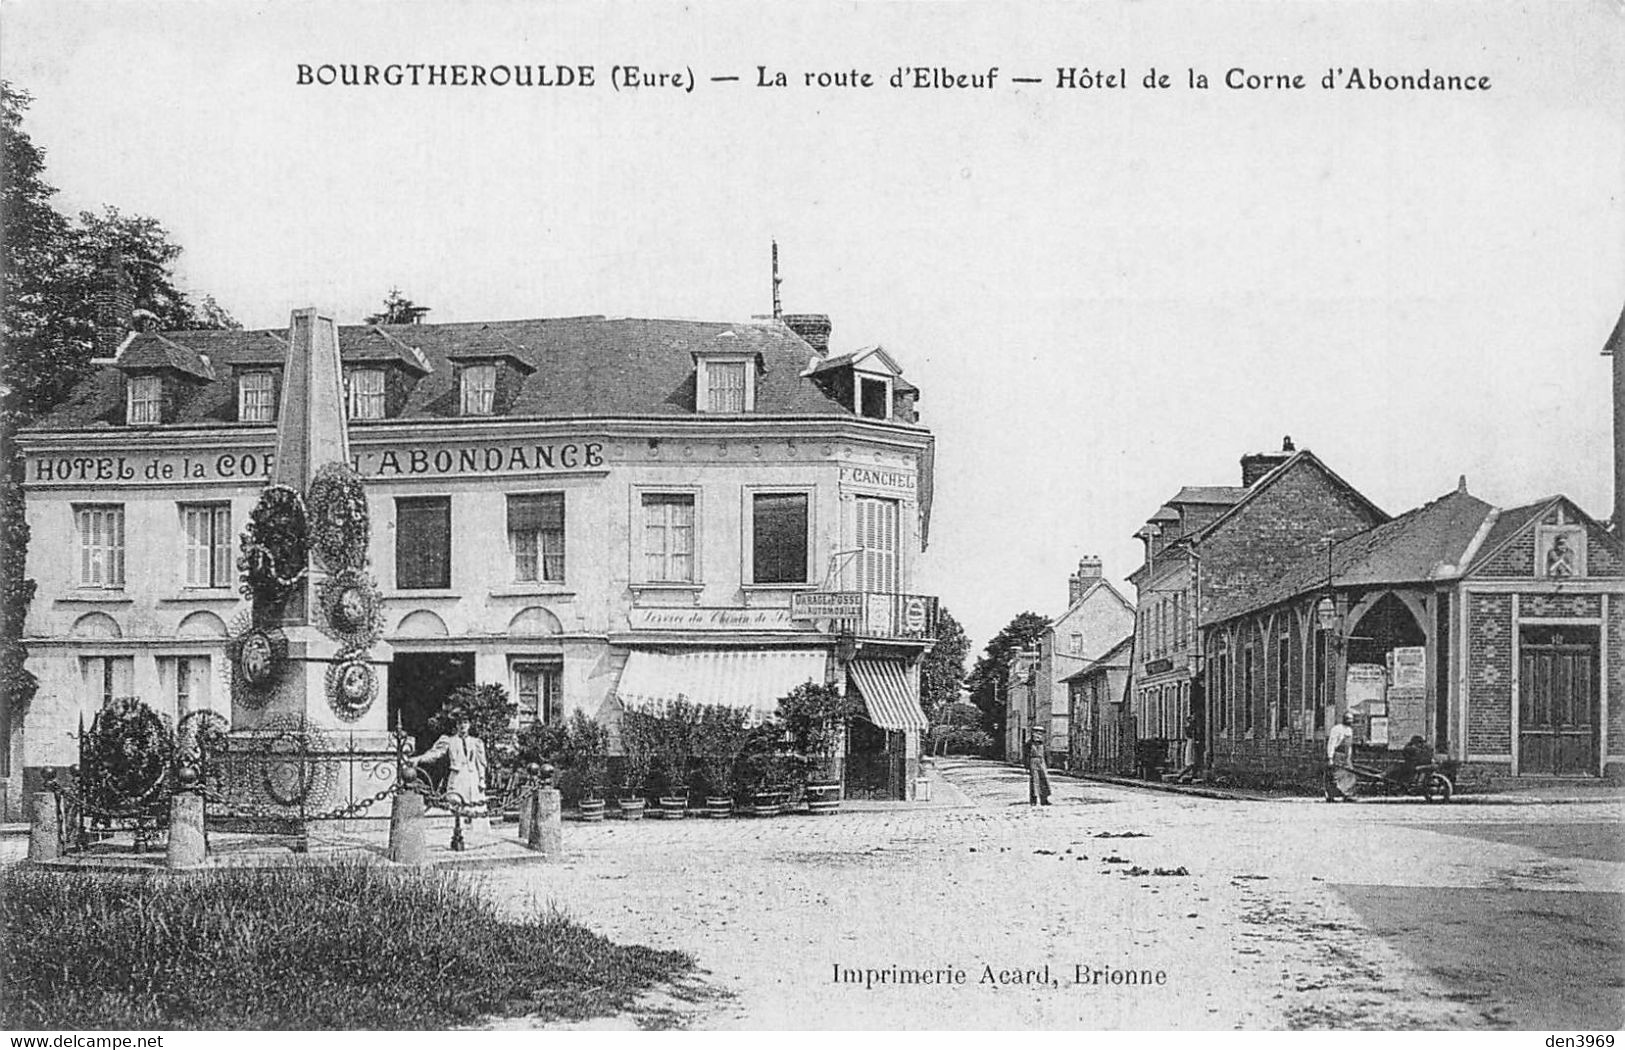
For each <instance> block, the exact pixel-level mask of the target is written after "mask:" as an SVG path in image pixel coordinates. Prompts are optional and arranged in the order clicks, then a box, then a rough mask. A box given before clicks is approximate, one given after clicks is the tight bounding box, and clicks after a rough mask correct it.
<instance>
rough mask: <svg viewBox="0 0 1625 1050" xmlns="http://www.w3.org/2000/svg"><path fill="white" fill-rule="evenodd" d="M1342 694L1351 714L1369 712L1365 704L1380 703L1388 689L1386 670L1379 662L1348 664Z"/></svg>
mask: <svg viewBox="0 0 1625 1050" xmlns="http://www.w3.org/2000/svg"><path fill="white" fill-rule="evenodd" d="M1344 680H1345V682H1346V685H1345V688H1344V693H1343V695H1344V696H1346V697H1347V698H1348V710H1349V714H1352V715H1367V714H1370V713H1371V712H1370V710H1368V708H1367V705H1369V704H1381V703H1382V702H1383V696H1384V694H1385V693H1386V692H1387V690H1388V670H1387V668H1385V667H1383V666H1382V665H1381V664H1349V670H1348V674H1347V675H1346V676H1345V679H1344Z"/></svg>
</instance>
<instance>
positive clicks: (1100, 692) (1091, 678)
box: [1064, 633, 1134, 775]
mask: <svg viewBox="0 0 1625 1050" xmlns="http://www.w3.org/2000/svg"><path fill="white" fill-rule="evenodd" d="M1133 660H1134V635H1133V634H1132V633H1131V634H1126V635H1124V636H1123V637H1122V639H1121V640H1119V641H1118V643H1117V644H1116V645H1114V646H1112V647H1111V648H1110V649H1108V650H1106V652H1105V653H1103V654H1102V655H1101V656H1100V658H1099V659H1096V660H1091V661H1090V662H1089V663H1087V664H1085V665H1084V666H1083V667H1082V668H1080V669H1079V670H1076V671H1074V672H1072V673H1071V674H1070V675H1067V676H1066V678H1065V679H1064V681H1065V683H1066V686H1067V691H1068V694H1069V702H1068V704H1067V711H1068V718H1067V752H1068V761H1067V765H1068V768H1069V769H1073V770H1077V771H1079V772H1084V773H1117V774H1125V775H1126V774H1130V773H1133V772H1134V723H1133V718H1132V714H1133V709H1132V706H1131V705H1130V704H1129V703H1128V702H1127V701H1128V688H1129V672H1130V669H1131V667H1132V664H1133Z"/></svg>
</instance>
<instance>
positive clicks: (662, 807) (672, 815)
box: [655, 795, 688, 820]
mask: <svg viewBox="0 0 1625 1050" xmlns="http://www.w3.org/2000/svg"><path fill="white" fill-rule="evenodd" d="M655 812H656V813H658V814H660V817H661V819H663V820H682V819H683V818H684V817H686V816H687V815H688V799H686V798H684V797H683V796H682V795H662V796H661V797H660V800H659V801H658V802H657V803H656V804H655Z"/></svg>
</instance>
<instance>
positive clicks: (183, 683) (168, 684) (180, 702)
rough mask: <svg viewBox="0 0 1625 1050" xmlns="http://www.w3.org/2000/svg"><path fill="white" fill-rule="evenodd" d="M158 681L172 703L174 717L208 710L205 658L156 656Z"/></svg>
mask: <svg viewBox="0 0 1625 1050" xmlns="http://www.w3.org/2000/svg"><path fill="white" fill-rule="evenodd" d="M158 678H159V681H160V683H161V685H162V693H163V694H164V695H167V696H169V697H171V698H172V699H173V700H174V702H175V706H174V712H175V717H176V718H181V717H184V716H185V715H186V713H187V712H189V711H202V710H208V709H209V708H210V703H209V658H208V657H207V656H160V657H159V658H158Z"/></svg>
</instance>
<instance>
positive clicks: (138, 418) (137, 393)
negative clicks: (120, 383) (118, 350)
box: [126, 376, 164, 423]
mask: <svg viewBox="0 0 1625 1050" xmlns="http://www.w3.org/2000/svg"><path fill="white" fill-rule="evenodd" d="M163 411H164V384H163V382H162V381H161V380H160V379H159V378H158V377H157V376H136V377H134V378H132V379H131V380H130V406H129V412H128V414H127V415H126V419H127V421H128V422H130V423H162V422H163Z"/></svg>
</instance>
